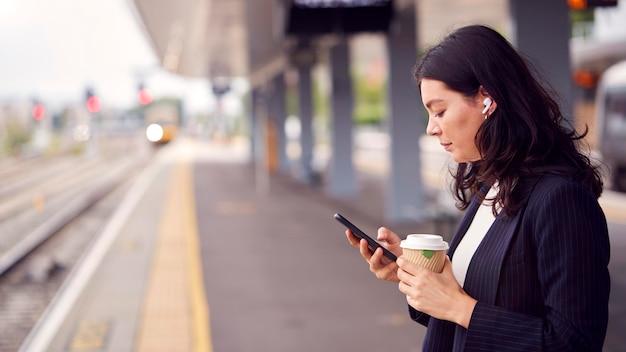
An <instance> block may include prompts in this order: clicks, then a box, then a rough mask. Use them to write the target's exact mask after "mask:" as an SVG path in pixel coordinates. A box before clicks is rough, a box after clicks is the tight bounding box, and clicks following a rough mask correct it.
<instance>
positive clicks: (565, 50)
mask: <svg viewBox="0 0 626 352" xmlns="http://www.w3.org/2000/svg"><path fill="white" fill-rule="evenodd" d="M510 11H511V20H512V23H513V28H512V37H511V40H512V42H513V43H514V44H515V46H516V47H517V48H518V49H519V50H520V51H521V52H523V53H524V54H526V55H527V56H528V57H529V58H530V59H531V62H532V63H533V64H534V65H535V66H537V68H539V69H540V71H541V72H543V73H544V74H545V75H546V76H547V78H548V79H549V80H550V83H551V84H552V86H553V87H554V89H555V90H556V91H557V92H558V93H559V94H560V95H561V98H562V99H563V100H562V101H561V102H560V103H561V109H562V111H563V113H564V114H565V116H566V117H568V118H571V117H572V112H573V108H572V104H573V97H574V83H573V80H572V74H571V63H570V54H569V37H570V21H569V7H568V5H567V1H544V0H510Z"/></svg>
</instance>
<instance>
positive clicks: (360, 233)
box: [334, 213, 398, 262]
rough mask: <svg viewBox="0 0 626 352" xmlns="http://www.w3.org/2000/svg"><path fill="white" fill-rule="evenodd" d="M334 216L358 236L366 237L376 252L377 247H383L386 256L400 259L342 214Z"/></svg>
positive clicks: (391, 258)
mask: <svg viewBox="0 0 626 352" xmlns="http://www.w3.org/2000/svg"><path fill="white" fill-rule="evenodd" d="M334 218H335V219H336V220H337V221H339V222H340V223H342V224H343V225H344V226H345V227H347V228H348V229H349V230H350V231H352V233H353V234H354V235H355V236H356V237H358V238H364V239H365V240H366V241H367V244H368V245H369V246H368V247H369V249H370V250H371V251H372V252H374V251H375V250H376V248H378V247H380V248H382V249H383V255H384V256H385V257H387V258H388V259H390V260H392V261H394V262H395V261H396V259H398V257H396V256H395V254H393V253H391V252H389V250H387V248H385V247H383V246H382V245H381V244H380V243H378V242H376V241H375V240H374V239H373V238H371V237H370V236H368V235H366V234H365V232H363V231H361V229H359V228H358V227H356V226H355V225H354V224H353V223H351V222H350V221H349V220H348V219H346V218H344V217H343V216H342V215H341V214H339V213H336V214H335V215H334Z"/></svg>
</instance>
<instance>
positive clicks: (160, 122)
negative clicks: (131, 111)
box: [143, 99, 181, 144]
mask: <svg viewBox="0 0 626 352" xmlns="http://www.w3.org/2000/svg"><path fill="white" fill-rule="evenodd" d="M143 115H144V126H145V127H146V138H147V139H148V141H150V142H151V143H154V144H164V143H168V142H170V141H171V140H173V139H174V138H175V137H176V135H178V133H179V130H180V125H181V103H180V101H179V100H175V99H172V100H159V101H155V102H153V103H152V104H150V105H149V106H147V107H146V108H145V109H144V112H143Z"/></svg>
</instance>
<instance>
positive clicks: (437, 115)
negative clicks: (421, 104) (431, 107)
mask: <svg viewBox="0 0 626 352" xmlns="http://www.w3.org/2000/svg"><path fill="white" fill-rule="evenodd" d="M444 112H446V111H445V110H443V111H440V112H437V113H435V115H433V116H434V117H442V116H443V113H444Z"/></svg>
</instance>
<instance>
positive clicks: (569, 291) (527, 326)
mask: <svg viewBox="0 0 626 352" xmlns="http://www.w3.org/2000/svg"><path fill="white" fill-rule="evenodd" d="M533 194H538V195H537V196H532V197H530V199H529V202H528V203H527V209H526V211H525V214H524V218H523V220H522V224H521V227H520V233H519V235H520V236H532V241H533V243H534V244H535V248H536V255H534V256H532V257H526V260H535V259H529V258H536V261H537V273H536V274H535V275H538V282H539V286H540V287H539V288H538V290H540V296H541V297H542V300H543V302H542V304H543V309H542V311H543V316H541V317H540V316H535V315H530V314H524V313H519V312H513V311H511V310H508V309H506V308H504V307H502V306H499V305H492V304H485V303H484V302H478V304H477V305H476V307H475V309H474V312H473V315H472V318H471V320H470V324H469V328H468V329H467V336H466V341H465V348H466V350H497V351H602V345H603V343H604V338H605V335H606V328H607V323H608V299H609V291H610V278H609V272H608V262H609V256H610V246H609V237H608V229H607V224H606V218H605V216H604V213H603V212H602V209H601V208H600V206H599V205H598V202H597V199H596V198H595V197H594V196H593V194H591V193H590V192H589V191H588V190H587V189H586V188H584V187H583V186H582V185H580V184H578V183H576V182H554V183H553V184H551V183H550V182H548V183H547V184H545V183H544V184H543V185H542V186H541V187H539V188H538V192H533ZM509 299H510V297H509Z"/></svg>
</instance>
